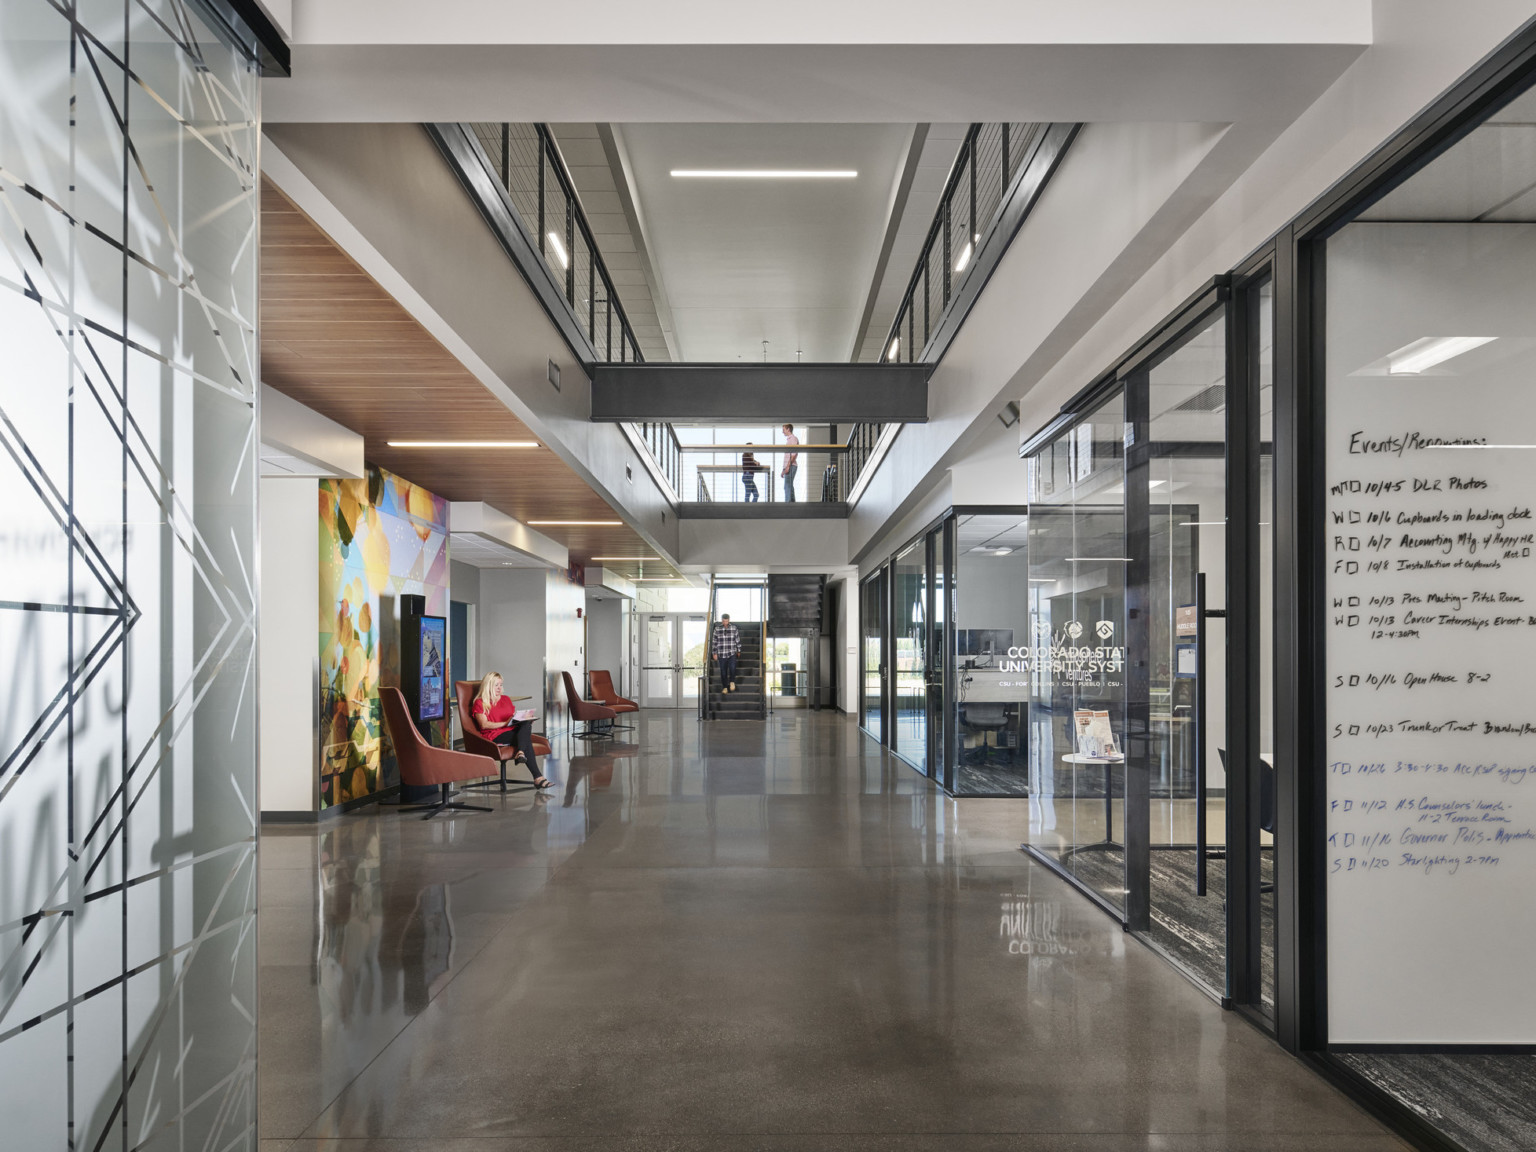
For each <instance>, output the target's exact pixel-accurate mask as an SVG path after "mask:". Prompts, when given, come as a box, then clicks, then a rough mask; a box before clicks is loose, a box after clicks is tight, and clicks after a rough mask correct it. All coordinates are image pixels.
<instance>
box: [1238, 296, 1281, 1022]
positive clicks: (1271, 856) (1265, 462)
mask: <svg viewBox="0 0 1536 1152" xmlns="http://www.w3.org/2000/svg"><path fill="white" fill-rule="evenodd" d="M1248 299H1249V301H1250V310H1249V312H1248V314H1247V315H1245V317H1244V323H1246V324H1247V325H1248V327H1249V332H1250V337H1249V341H1248V347H1249V355H1250V362H1249V373H1250V376H1251V378H1252V380H1253V382H1254V391H1255V394H1256V403H1257V406H1258V425H1259V427H1258V445H1259V461H1258V463H1259V477H1258V479H1259V494H1258V495H1259V500H1258V517H1259V519H1258V524H1257V529H1258V531H1257V537H1258V550H1257V561H1258V572H1257V577H1258V579H1257V581H1256V584H1257V586H1258V591H1259V601H1258V621H1257V625H1258V627H1257V629H1256V631H1257V634H1258V636H1257V638H1258V648H1257V651H1258V654H1259V661H1258V669H1257V672H1258V681H1259V685H1258V688H1259V691H1258V697H1259V709H1258V729H1259V731H1258V745H1259V763H1258V764H1257V765H1254V766H1252V769H1251V770H1252V772H1253V775H1252V776H1251V777H1250V779H1252V780H1254V782H1255V783H1256V784H1257V786H1258V790H1259V796H1258V803H1257V804H1252V805H1250V811H1249V813H1248V818H1249V819H1250V820H1252V821H1253V822H1254V823H1256V824H1257V828H1256V830H1255V835H1254V836H1253V841H1254V845H1253V851H1254V854H1255V855H1256V857H1257V860H1256V861H1255V863H1256V865H1257V871H1258V874H1259V910H1258V921H1259V1003H1260V1004H1261V1005H1262V1007H1263V1008H1264V1010H1265V1011H1266V1012H1267V1013H1268V1014H1269V1015H1270V1016H1271V1017H1273V1015H1274V1011H1275V979H1276V971H1275V955H1276V947H1277V943H1278V941H1277V934H1278V932H1279V920H1278V916H1277V910H1276V904H1275V876H1276V853H1277V851H1278V844H1279V837H1278V836H1277V824H1278V821H1279V796H1278V788H1277V777H1276V773H1275V751H1274V749H1275V283H1274V280H1273V278H1270V277H1266V278H1265V279H1264V280H1263V282H1262V283H1261V284H1259V285H1258V287H1257V290H1256V291H1254V292H1252V293H1250V294H1249V297H1248ZM1255 809H1256V812H1257V814H1256V815H1255V814H1254V811H1255Z"/></svg>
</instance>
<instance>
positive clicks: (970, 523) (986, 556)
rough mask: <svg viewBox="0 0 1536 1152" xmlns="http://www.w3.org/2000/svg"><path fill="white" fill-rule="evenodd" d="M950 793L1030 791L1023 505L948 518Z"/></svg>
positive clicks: (1024, 793) (1026, 542) (1026, 532)
mask: <svg viewBox="0 0 1536 1152" xmlns="http://www.w3.org/2000/svg"><path fill="white" fill-rule="evenodd" d="M953 524H954V534H955V545H954V559H955V563H954V587H953V593H952V601H953V603H954V614H955V619H954V630H953V641H952V642H953V649H954V677H953V690H952V691H951V693H950V697H951V707H952V712H951V715H952V716H953V717H954V724H955V760H956V763H955V765H954V771H953V776H952V786H951V787H952V791H953V792H954V793H955V794H956V795H958V796H1027V795H1029V740H1028V736H1029V699H1030V678H1029V671H1028V669H1029V659H1028V654H1029V648H1030V595H1029V590H1030V574H1029V550H1028V545H1029V519H1028V516H1027V514H1026V510H1025V509H1023V508H1015V509H1011V510H1009V509H1005V510H1001V511H998V512H995V513H993V512H989V513H967V512H960V513H959V514H957V516H956V517H955V520H954V521H953Z"/></svg>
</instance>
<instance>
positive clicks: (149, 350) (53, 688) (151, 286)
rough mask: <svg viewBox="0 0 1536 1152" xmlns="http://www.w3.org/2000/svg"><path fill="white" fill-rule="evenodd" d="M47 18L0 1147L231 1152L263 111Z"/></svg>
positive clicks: (34, 37)
mask: <svg viewBox="0 0 1536 1152" xmlns="http://www.w3.org/2000/svg"><path fill="white" fill-rule="evenodd" d="M62 7H63V8H64V9H65V11H66V12H68V13H70V14H72V15H73V17H74V21H75V23H74V24H71V22H70V20H69V19H68V18H66V15H64V14H61V11H60V6H55V5H54V4H52V3H49V2H47V0H8V2H7V3H6V4H5V7H4V19H3V21H0V171H3V173H4V179H3V180H0V334H3V347H4V349H5V361H4V363H5V371H4V373H0V447H3V450H0V490H3V491H4V492H5V493H6V495H7V501H6V513H5V515H4V517H0V557H3V560H4V562H3V563H0V660H3V661H4V665H3V668H4V671H3V673H0V683H3V684H4V685H5V695H4V700H5V704H4V707H3V708H0V1116H3V1117H4V1135H3V1137H0V1143H3V1144H4V1145H5V1147H7V1148H9V1147H16V1148H26V1149H29V1150H30V1149H37V1150H40V1152H53V1150H59V1152H64V1150H65V1149H69V1148H97V1147H135V1148H155V1149H158V1148H194V1147H196V1148H219V1149H249V1148H253V1147H254V1145H255V1129H254V1123H255V1118H254V1103H255V1102H254V1094H253V1088H254V1067H255V1066H254V1060H255V1042H256V1038H255V1011H256V971H255V931H254V918H255V853H256V841H255V831H256V829H255V817H254V813H255V812H256V809H257V805H256V789H255V744H256V737H255V711H254V678H253V675H252V674H253V670H254V662H255V619H254V614H255V603H254V592H253V587H252V585H253V576H252V573H253V567H252V565H253V561H254V559H255V550H256V539H255V537H256V533H255V500H256V497H255V491H256V473H255V432H256V411H255V404H256V397H255V393H254V391H253V385H254V382H255V381H256V379H257V375H258V374H257V350H256V298H257V293H256V286H257V284H256V260H257V245H256V235H257V223H258V214H257V207H256V198H255V181H256V170H257V162H256V147H257V138H258V133H259V125H258V111H257V106H258V88H257V83H258V82H257V77H256V74H255V72H254V71H253V69H252V66H251V63H250V62H249V60H248V59H247V57H246V55H245V54H244V53H243V52H240V51H237V50H235V49H232V48H230V47H227V46H226V45H225V44H224V43H223V42H222V41H221V40H220V39H219V37H218V36H217V35H215V34H214V32H213V30H212V28H211V26H210V25H208V24H207V23H205V22H204V20H203V19H202V16H201V12H200V10H199V9H198V8H196V7H193V6H189V5H187V4H185V3H183V2H181V0H145V2H143V3H139V4H133V5H124V4H106V3H82V4H78V5H68V6H62ZM173 35H174V38H173ZM128 59H131V61H132V72H131V74H130V73H129V72H128V71H127V70H126V69H125V66H124V62H125V61H126V60H128ZM72 108H73V115H72V114H71V109H72Z"/></svg>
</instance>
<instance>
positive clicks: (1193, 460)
mask: <svg viewBox="0 0 1536 1152" xmlns="http://www.w3.org/2000/svg"><path fill="white" fill-rule="evenodd" d="M1130 387H1132V388H1136V389H1140V388H1145V389H1146V396H1147V414H1148V437H1147V446H1146V453H1145V456H1144V457H1141V456H1138V460H1137V463H1136V465H1135V466H1134V467H1133V468H1132V469H1131V472H1130V476H1131V479H1130V480H1129V481H1128V487H1129V486H1130V485H1138V486H1141V485H1144V491H1145V495H1144V497H1143V498H1144V500H1145V507H1146V509H1147V524H1146V527H1145V530H1144V532H1133V533H1132V539H1133V540H1134V541H1135V542H1136V543H1135V544H1133V548H1136V549H1138V550H1139V549H1140V542H1141V541H1142V540H1145V542H1146V543H1145V550H1146V557H1147V573H1148V575H1147V586H1146V589H1145V593H1144V595H1143V596H1142V597H1141V602H1142V603H1144V604H1145V605H1146V613H1145V619H1146V632H1147V637H1146V642H1147V644H1148V647H1149V649H1150V653H1151V659H1150V662H1149V666H1148V684H1147V696H1148V698H1147V730H1146V743H1145V747H1146V751H1147V765H1146V769H1147V776H1148V783H1147V795H1146V798H1145V801H1144V802H1145V803H1146V804H1147V806H1148V812H1147V829H1148V832H1147V835H1148V845H1149V851H1148V853H1147V855H1146V856H1145V857H1144V858H1142V859H1140V860H1133V867H1136V868H1138V869H1145V885H1146V891H1147V899H1148V907H1149V917H1148V927H1147V931H1148V933H1149V934H1150V936H1151V939H1152V940H1153V941H1154V942H1155V943H1156V944H1157V945H1158V946H1159V947H1160V948H1162V949H1163V950H1164V951H1165V952H1167V953H1168V954H1169V955H1170V956H1172V957H1173V958H1174V959H1175V960H1177V961H1178V962H1179V963H1180V964H1181V965H1183V966H1184V967H1185V968H1186V969H1188V970H1189V971H1190V972H1191V973H1193V974H1194V975H1195V976H1197V977H1198V978H1199V979H1200V980H1201V981H1203V982H1204V983H1205V984H1206V985H1207V986H1208V987H1209V988H1211V990H1212V991H1214V992H1216V993H1218V994H1220V995H1225V994H1226V991H1227V948H1226V938H1227V924H1226V916H1227V912H1226V908H1227V900H1226V897H1227V887H1226V861H1225V846H1226V810H1225V807H1224V804H1225V795H1226V770H1225V765H1226V763H1227V760H1228V752H1227V739H1226V690H1225V689H1226V659H1225V656H1226V647H1227V644H1226V642H1227V635H1226V627H1225V625H1226V620H1225V611H1224V606H1225V603H1226V590H1227V579H1226V574H1227V568H1226V538H1227V505H1226V492H1227V475H1226V444H1227V427H1226V423H1227V422H1226V411H1227V341H1226V312H1225V310H1224V309H1218V310H1216V311H1215V313H1214V314H1213V315H1212V316H1211V317H1210V318H1209V319H1208V320H1207V321H1206V322H1205V323H1204V324H1203V325H1201V326H1200V327H1199V328H1198V329H1197V330H1196V331H1195V332H1194V333H1193V334H1192V335H1190V336H1189V337H1187V338H1186V339H1185V340H1184V341H1183V342H1181V343H1180V344H1179V345H1178V346H1177V347H1175V348H1174V349H1173V350H1172V351H1170V352H1168V353H1167V354H1166V355H1164V356H1163V357H1162V358H1161V359H1159V360H1158V361H1157V362H1156V363H1155V364H1154V365H1153V366H1152V367H1150V368H1149V369H1147V370H1146V371H1145V372H1144V373H1137V374H1136V375H1135V376H1133V378H1132V383H1131V384H1130ZM1134 503H1136V504H1140V500H1138V501H1135V502H1134ZM1133 818H1134V814H1133ZM1141 880H1142V877H1140V876H1138V877H1134V878H1133V881H1132V882H1133V884H1134V883H1138V882H1140V881H1141Z"/></svg>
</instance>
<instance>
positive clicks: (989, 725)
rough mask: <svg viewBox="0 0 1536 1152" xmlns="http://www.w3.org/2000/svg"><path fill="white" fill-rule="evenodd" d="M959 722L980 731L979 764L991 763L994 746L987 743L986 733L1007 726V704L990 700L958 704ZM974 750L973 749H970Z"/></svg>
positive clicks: (998, 730) (1000, 730)
mask: <svg viewBox="0 0 1536 1152" xmlns="http://www.w3.org/2000/svg"><path fill="white" fill-rule="evenodd" d="M960 723H962V724H964V725H965V726H966V727H967V728H969V729H971V730H972V731H973V732H977V731H979V732H980V733H981V761H980V762H981V764H983V765H986V764H989V763H991V760H992V752H993V751H994V746H993V745H990V744H988V743H987V733H988V732H997V733H999V734H1001V732H1002V730H1003V729H1004V728H1006V727H1008V706H1007V705H1006V704H994V703H990V702H980V701H978V702H976V703H973V704H962V705H960ZM972 751H974V749H973V750H972Z"/></svg>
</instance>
